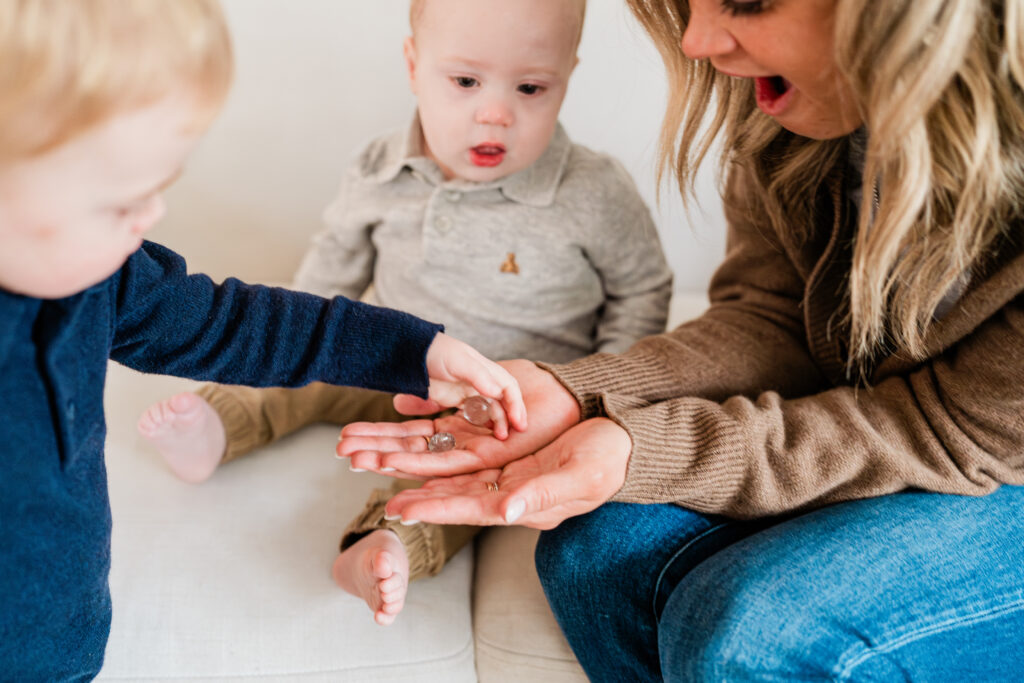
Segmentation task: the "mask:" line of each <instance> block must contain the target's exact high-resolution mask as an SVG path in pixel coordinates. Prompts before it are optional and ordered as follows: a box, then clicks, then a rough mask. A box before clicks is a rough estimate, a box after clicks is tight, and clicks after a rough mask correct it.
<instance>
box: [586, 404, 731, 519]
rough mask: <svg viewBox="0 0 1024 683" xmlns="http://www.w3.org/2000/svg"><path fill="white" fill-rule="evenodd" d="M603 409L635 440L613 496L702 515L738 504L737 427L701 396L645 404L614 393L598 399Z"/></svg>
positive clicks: (726, 509) (717, 512)
mask: <svg viewBox="0 0 1024 683" xmlns="http://www.w3.org/2000/svg"><path fill="white" fill-rule="evenodd" d="M601 403H602V407H603V412H604V413H605V414H606V415H607V416H608V417H609V418H610V419H611V420H613V421H615V422H616V423H617V424H619V425H620V426H621V427H622V428H623V429H625V430H626V432H627V433H628V434H629V438H630V439H631V440H632V442H633V450H632V452H631V453H630V457H629V463H628V465H627V468H626V481H625V484H623V486H622V488H621V489H619V491H618V492H617V493H616V494H615V495H614V496H613V497H612V498H611V500H613V501H616V502H622V503H678V504H679V505H682V506H684V507H686V508H689V509H691V510H695V511H697V512H702V513H716V514H730V511H731V510H734V509H735V508H736V501H735V492H736V491H738V490H739V488H740V484H741V482H742V479H743V476H744V473H745V472H746V466H745V463H744V458H743V455H742V452H741V449H740V447H739V445H740V444H741V443H742V439H741V438H740V430H739V428H738V427H736V426H735V425H733V424H729V423H725V424H723V423H722V421H721V420H720V419H718V417H717V416H716V415H714V414H713V412H712V411H713V405H708V403H707V402H706V401H703V400H701V399H677V400H673V401H664V402H660V403H655V404H648V403H646V402H644V401H639V400H638V399H635V398H630V397H626V396H616V395H605V396H603V397H601Z"/></svg>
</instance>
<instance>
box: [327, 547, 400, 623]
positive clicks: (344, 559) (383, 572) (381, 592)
mask: <svg viewBox="0 0 1024 683" xmlns="http://www.w3.org/2000/svg"><path fill="white" fill-rule="evenodd" d="M331 575H332V576H333V577H334V582H335V583H336V584H338V585H339V586H341V587H342V588H344V589H345V590H346V591H348V592H349V593H351V594H352V595H354V596H356V597H357V598H362V599H363V600H365V601H366V604H367V605H368V606H369V608H370V609H371V610H373V620H374V621H376V622H377V623H378V624H380V625H381V626H388V625H389V624H391V623H393V622H394V621H395V617H397V616H398V613H399V612H401V611H402V607H404V606H405V594H406V592H407V591H408V588H409V578H408V577H409V556H408V555H406V554H405V546H404V545H402V541H400V540H399V539H398V535H397V534H396V533H395V532H394V531H391V530H390V529H377V530H376V531H372V532H370V533H369V534H367V535H366V536H363V537H362V538H360V539H359V540H358V541H356V542H355V543H354V544H352V545H351V546H349V547H348V548H346V549H345V550H344V551H343V552H342V553H341V554H340V555H338V557H337V559H335V560H334V566H332V567H331Z"/></svg>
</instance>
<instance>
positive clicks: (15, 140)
mask: <svg viewBox="0 0 1024 683" xmlns="http://www.w3.org/2000/svg"><path fill="white" fill-rule="evenodd" d="M232 69H233V59H232V53H231V43H230V39H229V37H228V31H227V26H226V24H225V22H224V17H223V15H222V12H221V9H220V6H219V5H218V4H217V1H216V0H3V1H2V2H0V160H3V159H17V158H22V157H27V156H32V155H36V154H41V153H44V152H46V151H47V150H50V149H53V148H55V147H57V146H59V145H61V144H63V143H64V142H66V141H68V140H69V139H71V138H73V137H75V136H76V135H78V134H80V133H82V132H84V131H86V130H87V129H89V128H91V127H92V126H95V125H97V124H99V123H101V122H103V121H104V120H106V119H107V118H109V117H111V116H113V115H114V114H118V113H122V112H124V111H125V110H127V109H130V108H133V107H137V106H143V105H146V104H149V103H151V102H153V101H156V100H158V99H159V98H161V97H164V96H166V95H168V94H170V93H171V92H173V91H174V90H176V89H181V90H183V91H185V92H186V94H188V95H191V96H193V97H194V98H195V102H196V105H197V106H196V118H197V121H196V125H197V127H202V126H204V125H205V124H206V123H207V122H208V120H209V118H210V117H212V116H213V114H214V113H215V112H216V111H217V109H219V107H220V105H221V103H222V102H223V100H224V97H225V96H226V94H227V91H228V88H229V86H230V83H231V76H232Z"/></svg>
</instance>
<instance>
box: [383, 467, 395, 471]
mask: <svg viewBox="0 0 1024 683" xmlns="http://www.w3.org/2000/svg"><path fill="white" fill-rule="evenodd" d="M380 471H381V472H394V471H395V468H394V467H381V468H380Z"/></svg>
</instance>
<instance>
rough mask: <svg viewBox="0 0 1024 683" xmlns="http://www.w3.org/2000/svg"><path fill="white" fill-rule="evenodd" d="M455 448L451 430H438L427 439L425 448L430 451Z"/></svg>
mask: <svg viewBox="0 0 1024 683" xmlns="http://www.w3.org/2000/svg"><path fill="white" fill-rule="evenodd" d="M453 448H455V437H454V436H453V435H452V433H451V432H438V433H437V434H434V435H433V436H431V437H430V438H429V439H427V450H428V451H431V452H434V453H436V452H439V451H450V450H452V449H453Z"/></svg>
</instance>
